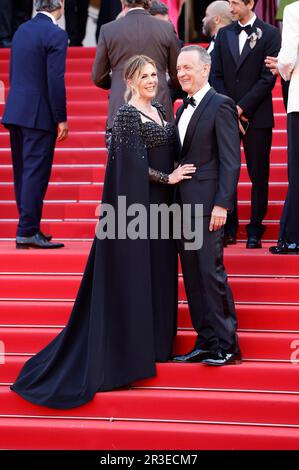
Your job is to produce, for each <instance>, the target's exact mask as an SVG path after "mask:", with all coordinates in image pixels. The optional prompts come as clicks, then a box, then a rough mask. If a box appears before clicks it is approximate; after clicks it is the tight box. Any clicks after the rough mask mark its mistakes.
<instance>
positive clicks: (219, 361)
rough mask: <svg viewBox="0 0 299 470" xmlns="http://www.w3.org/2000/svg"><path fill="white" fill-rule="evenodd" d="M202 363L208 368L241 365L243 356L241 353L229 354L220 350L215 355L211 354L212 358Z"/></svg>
mask: <svg viewBox="0 0 299 470" xmlns="http://www.w3.org/2000/svg"><path fill="white" fill-rule="evenodd" d="M201 362H202V364H206V365H208V366H227V365H229V364H231V365H233V364H241V362H242V356H241V352H240V351H238V352H236V353H227V352H225V351H222V350H220V351H218V352H217V353H215V354H211V356H210V357H207V358H206V359H204V360H203V361H201Z"/></svg>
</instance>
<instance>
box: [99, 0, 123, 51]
mask: <svg viewBox="0 0 299 470" xmlns="http://www.w3.org/2000/svg"><path fill="white" fill-rule="evenodd" d="M121 10H122V5H121V1H120V0H102V1H101V7H100V12H99V16H98V21H97V30H96V41H97V42H98V40H99V35H100V31H101V27H102V26H103V24H106V23H109V21H113V20H115V18H116V17H117V15H118V14H119V13H120V12H121Z"/></svg>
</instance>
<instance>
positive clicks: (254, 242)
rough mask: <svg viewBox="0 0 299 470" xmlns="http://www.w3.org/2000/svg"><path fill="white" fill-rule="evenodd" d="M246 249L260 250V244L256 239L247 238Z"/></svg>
mask: <svg viewBox="0 0 299 470" xmlns="http://www.w3.org/2000/svg"><path fill="white" fill-rule="evenodd" d="M246 248H250V249H255V248H262V242H261V240H260V239H259V238H257V237H248V240H247V244H246Z"/></svg>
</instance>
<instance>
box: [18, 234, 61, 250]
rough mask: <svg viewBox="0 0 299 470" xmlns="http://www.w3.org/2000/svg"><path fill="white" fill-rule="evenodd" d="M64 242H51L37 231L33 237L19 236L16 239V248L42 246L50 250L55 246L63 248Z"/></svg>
mask: <svg viewBox="0 0 299 470" xmlns="http://www.w3.org/2000/svg"><path fill="white" fill-rule="evenodd" d="M63 247H64V244H63V243H51V242H49V241H48V240H47V239H46V238H45V237H44V236H43V235H42V234H41V233H40V232H38V233H36V234H35V235H33V236H32V237H18V236H17V239H16V248H18V249H27V248H42V249H44V250H49V249H53V248H63Z"/></svg>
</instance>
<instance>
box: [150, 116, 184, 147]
mask: <svg viewBox="0 0 299 470" xmlns="http://www.w3.org/2000/svg"><path fill="white" fill-rule="evenodd" d="M142 137H143V140H144V143H145V146H146V148H147V149H151V148H154V147H160V146H161V145H169V144H172V143H173V144H175V142H176V134H175V126H174V124H172V123H166V124H165V126H164V127H163V126H161V125H159V124H157V123H156V122H152V121H146V122H143V123H142Z"/></svg>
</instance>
